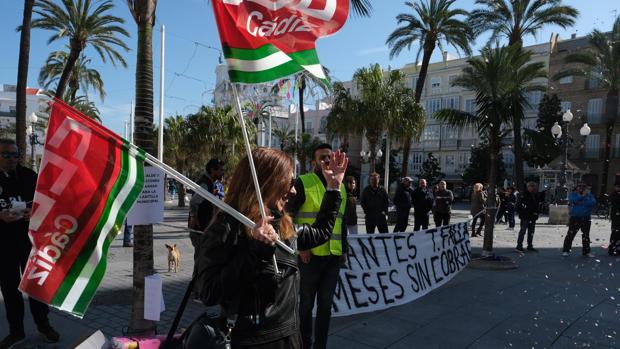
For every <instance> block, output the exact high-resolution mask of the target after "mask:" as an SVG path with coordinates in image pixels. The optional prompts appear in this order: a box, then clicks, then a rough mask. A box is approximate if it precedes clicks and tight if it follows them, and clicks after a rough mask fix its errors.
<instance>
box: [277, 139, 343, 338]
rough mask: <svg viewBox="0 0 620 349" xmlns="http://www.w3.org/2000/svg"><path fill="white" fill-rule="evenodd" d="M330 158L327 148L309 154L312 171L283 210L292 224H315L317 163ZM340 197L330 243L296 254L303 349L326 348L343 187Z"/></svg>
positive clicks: (339, 252) (320, 184)
mask: <svg viewBox="0 0 620 349" xmlns="http://www.w3.org/2000/svg"><path fill="white" fill-rule="evenodd" d="M331 154H332V149H331V146H330V145H329V144H321V145H319V146H317V147H316V148H315V149H314V151H313V152H312V166H313V171H312V172H309V173H306V174H303V175H301V176H299V177H298V178H297V181H296V183H295V190H297V195H296V196H295V197H294V198H292V199H290V200H289V202H288V205H287V210H288V211H289V212H290V213H291V215H292V216H293V217H295V223H296V224H303V223H308V224H312V223H314V221H315V220H316V215H317V213H318V212H319V209H320V207H321V202H322V201H323V195H324V194H325V191H326V189H325V188H326V185H325V178H323V174H322V172H321V162H322V161H323V162H329V161H330V160H331ZM340 195H341V197H342V203H341V205H340V209H339V213H338V218H337V219H336V224H335V225H334V229H333V230H332V236H331V239H330V240H328V241H327V242H326V243H324V244H322V245H320V246H317V247H315V248H313V249H311V250H309V251H299V258H300V259H301V262H302V263H300V264H299V269H300V274H301V285H300V291H299V293H300V297H299V298H300V309H299V315H300V318H301V336H302V340H303V347H304V349H310V348H314V349H323V348H325V347H326V346H327V334H328V330H329V320H330V318H331V306H332V298H333V296H334V292H335V290H336V284H337V282H338V275H339V273H340V265H341V264H342V261H343V257H344V254H345V253H346V229H345V224H344V223H343V216H344V212H345V207H346V202H347V199H346V195H347V193H346V189H345V187H344V185H342V186H341V188H340ZM315 299H316V300H317V309H316V321H315V322H314V346H313V345H312V344H313V343H312V329H313V326H312V310H313V308H314V300H315Z"/></svg>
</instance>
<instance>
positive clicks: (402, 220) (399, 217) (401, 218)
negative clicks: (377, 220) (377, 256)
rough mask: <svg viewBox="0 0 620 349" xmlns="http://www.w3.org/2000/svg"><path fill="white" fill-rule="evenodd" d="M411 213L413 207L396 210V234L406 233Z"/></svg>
mask: <svg viewBox="0 0 620 349" xmlns="http://www.w3.org/2000/svg"><path fill="white" fill-rule="evenodd" d="M409 212H411V207H405V208H398V207H397V208H396V225H395V226H394V232H395V233H404V232H405V230H406V229H407V226H408V225H409Z"/></svg>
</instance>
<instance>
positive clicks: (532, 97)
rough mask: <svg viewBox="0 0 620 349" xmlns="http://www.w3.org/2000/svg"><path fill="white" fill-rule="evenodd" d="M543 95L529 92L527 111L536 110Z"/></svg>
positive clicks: (539, 92)
mask: <svg viewBox="0 0 620 349" xmlns="http://www.w3.org/2000/svg"><path fill="white" fill-rule="evenodd" d="M542 96H543V93H542V92H541V91H531V92H529V93H528V94H527V102H528V106H527V109H528V110H538V105H539V104H540V101H541V100H542Z"/></svg>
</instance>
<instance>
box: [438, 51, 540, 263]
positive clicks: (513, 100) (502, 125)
mask: <svg viewBox="0 0 620 349" xmlns="http://www.w3.org/2000/svg"><path fill="white" fill-rule="evenodd" d="M531 56H532V54H531V52H528V51H524V50H523V49H522V48H521V47H520V46H518V45H513V46H510V47H498V48H490V47H486V48H484V49H483V50H482V54H481V56H480V57H475V58H471V59H469V60H468V61H467V62H468V64H469V66H468V67H466V68H465V69H463V75H462V76H460V77H458V78H457V79H456V80H455V81H454V83H453V86H460V87H463V88H466V89H468V90H472V91H474V92H475V93H476V105H477V109H476V112H475V115H471V114H468V113H466V112H463V111H459V110H453V109H443V110H440V111H438V112H436V113H435V115H434V117H435V118H436V119H437V120H439V121H442V122H445V123H448V124H451V125H453V126H457V127H465V126H475V127H476V128H477V129H478V130H479V132H480V134H481V136H482V137H483V138H485V139H487V140H488V142H489V149H490V163H489V176H488V178H489V183H488V184H489V192H488V198H487V207H488V208H487V211H486V224H485V233H484V244H483V253H484V254H486V255H489V254H491V252H492V251H493V227H494V222H495V220H494V217H495V211H496V208H495V186H496V184H497V183H496V178H497V172H498V163H499V155H500V151H501V146H502V139H503V138H504V137H506V136H507V134H508V132H507V131H505V130H506V129H507V128H509V125H510V121H511V119H512V117H511V110H512V108H514V107H515V105H516V106H520V107H519V108H520V109H521V110H523V106H524V105H527V98H526V95H527V92H528V91H531V90H533V89H541V88H542V87H541V86H536V85H534V84H533V81H534V80H536V79H538V78H542V77H544V76H545V72H544V64H543V63H541V62H536V63H529V62H530V59H531Z"/></svg>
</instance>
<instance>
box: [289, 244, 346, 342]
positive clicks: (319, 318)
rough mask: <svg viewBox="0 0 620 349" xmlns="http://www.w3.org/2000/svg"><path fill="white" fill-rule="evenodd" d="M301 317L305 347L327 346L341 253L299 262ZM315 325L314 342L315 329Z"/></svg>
mask: <svg viewBox="0 0 620 349" xmlns="http://www.w3.org/2000/svg"><path fill="white" fill-rule="evenodd" d="M299 270H300V275H301V284H300V288H299V317H300V319H301V338H302V342H303V347H304V348H305V349H310V348H314V349H324V348H325V347H326V346H327V334H328V331H329V321H330V319H331V317H332V299H333V298H334V292H335V291H336V284H337V283H338V274H339V273H340V256H324V257H319V256H312V258H310V262H309V263H307V264H306V263H303V262H301V261H300V262H299ZM315 299H316V320H315V321H314V326H313V325H312V309H313V308H314V302H315ZM313 327H314V346H313V345H312V329H313Z"/></svg>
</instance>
